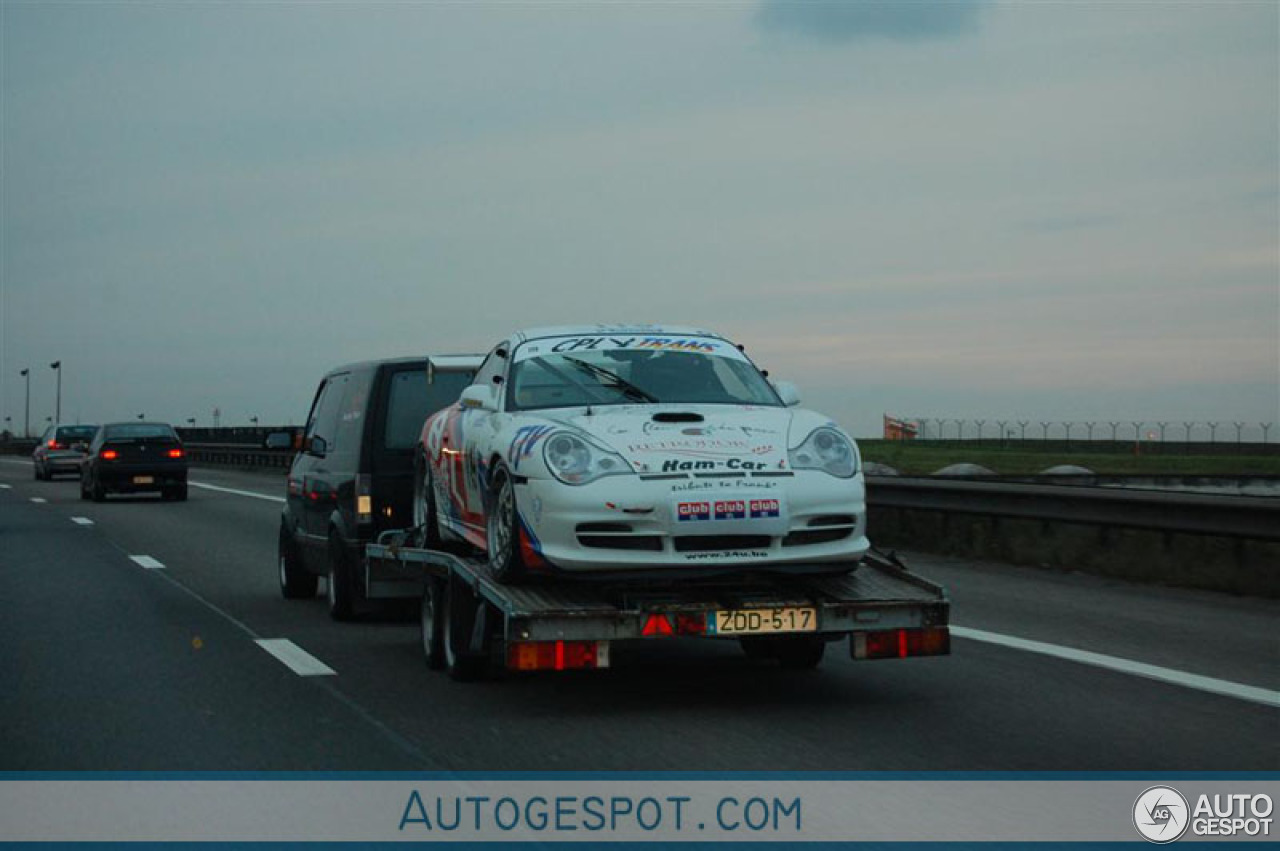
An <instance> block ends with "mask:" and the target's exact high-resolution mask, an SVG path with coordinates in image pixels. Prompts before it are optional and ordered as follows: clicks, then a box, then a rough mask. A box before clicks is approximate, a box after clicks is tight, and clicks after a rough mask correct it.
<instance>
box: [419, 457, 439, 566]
mask: <svg viewBox="0 0 1280 851" xmlns="http://www.w3.org/2000/svg"><path fill="white" fill-rule="evenodd" d="M413 528H414V536H415V537H414V541H415V543H416V544H417V545H418V546H419V547H423V548H434V547H436V546H438V545H439V543H440V519H439V517H438V516H437V514H436V494H435V488H434V487H433V484H432V481H431V473H430V471H429V469H428V466H427V457H426V455H425V454H423V452H422V450H419V451H418V452H417V454H416V455H415V456H414V462H413Z"/></svg>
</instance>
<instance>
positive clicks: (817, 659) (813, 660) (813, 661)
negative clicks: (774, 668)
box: [774, 635, 827, 671]
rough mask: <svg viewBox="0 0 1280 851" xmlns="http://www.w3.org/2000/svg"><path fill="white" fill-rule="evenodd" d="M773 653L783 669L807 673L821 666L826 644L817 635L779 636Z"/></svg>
mask: <svg viewBox="0 0 1280 851" xmlns="http://www.w3.org/2000/svg"><path fill="white" fill-rule="evenodd" d="M777 642H778V643H777V645H775V647H774V653H775V654H776V655H777V657H778V662H779V663H780V664H781V665H782V667H784V668H789V669H791V670H793V671H808V670H812V669H813V668H816V667H818V665H820V664H822V656H823V654H824V653H826V651H827V642H825V641H823V640H822V637H821V636H817V635H787V636H779V637H778V639H777Z"/></svg>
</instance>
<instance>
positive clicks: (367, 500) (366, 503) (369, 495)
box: [356, 473, 373, 523]
mask: <svg viewBox="0 0 1280 851" xmlns="http://www.w3.org/2000/svg"><path fill="white" fill-rule="evenodd" d="M356 522H357V523H372V522H373V477H372V476H370V475H369V474H368V473H361V474H360V475H358V476H356Z"/></svg>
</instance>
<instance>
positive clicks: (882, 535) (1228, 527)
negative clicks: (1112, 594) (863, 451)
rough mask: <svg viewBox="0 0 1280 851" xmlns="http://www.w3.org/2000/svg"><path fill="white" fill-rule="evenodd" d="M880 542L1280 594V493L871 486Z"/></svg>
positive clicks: (924, 482)
mask: <svg viewBox="0 0 1280 851" xmlns="http://www.w3.org/2000/svg"><path fill="white" fill-rule="evenodd" d="M867 501H868V505H869V513H870V516H869V519H868V527H869V529H870V530H871V531H870V534H871V538H872V540H873V541H874V542H875V543H876V544H877V545H879V546H881V547H903V548H908V549H917V550H924V551H927V552H940V553H945V554H948V555H956V556H963V557H972V558H976V559H981V560H992V561H1002V562H1008V563H1013V564H1028V565H1035V566H1038V567H1047V568H1051V569H1058V570H1067V571H1082V572H1086V573H1096V574H1100V575H1104V576H1115V577H1120V578H1124V579H1129V580H1138V581H1143V582H1153V583H1160V584H1167V585H1179V586H1185V587H1191V588H1203V589H1207V590H1213V591H1227V592H1231V593H1236V594H1252V595H1258V596H1264V597H1280V498H1269V497H1250V496H1229V495H1218V494H1203V493H1179V492H1171V491H1151V490H1125V489H1121V488H1094V487H1081V486H1072V485H1061V484H1027V483H1012V482H992V481H971V480H970V481H955V480H938V479H901V478H896V477H877V478H872V479H869V480H868V483H867Z"/></svg>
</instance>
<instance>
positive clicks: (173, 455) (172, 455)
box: [169, 449, 182, 458]
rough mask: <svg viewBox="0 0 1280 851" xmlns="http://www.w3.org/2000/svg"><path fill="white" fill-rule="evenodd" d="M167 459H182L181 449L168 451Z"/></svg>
mask: <svg viewBox="0 0 1280 851" xmlns="http://www.w3.org/2000/svg"><path fill="white" fill-rule="evenodd" d="M169 457H170V458H181V457H182V450H181V449H170V450H169Z"/></svg>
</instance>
